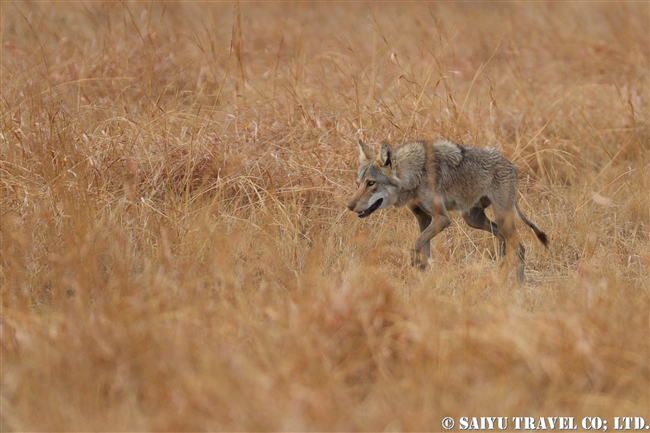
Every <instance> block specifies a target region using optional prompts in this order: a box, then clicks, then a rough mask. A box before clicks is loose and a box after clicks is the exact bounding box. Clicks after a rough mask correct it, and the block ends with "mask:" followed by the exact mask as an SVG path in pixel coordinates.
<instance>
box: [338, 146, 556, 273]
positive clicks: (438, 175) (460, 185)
mask: <svg viewBox="0 0 650 433" xmlns="http://www.w3.org/2000/svg"><path fill="white" fill-rule="evenodd" d="M359 164H360V165H359V173H358V178H357V185H358V186H359V188H358V190H357V192H356V193H355V194H354V196H353V197H352V199H351V200H350V202H349V203H348V208H349V209H350V210H351V211H355V212H357V214H358V215H359V217H360V218H365V217H367V216H369V215H370V214H371V213H373V212H374V211H376V210H379V209H384V208H386V207H388V206H395V207H401V206H407V207H408V209H409V210H410V211H411V212H412V213H413V215H415V218H416V219H417V221H418V225H419V227H420V232H421V233H420V236H419V237H418V239H417V240H416V242H415V257H414V262H415V263H416V264H418V265H419V266H421V267H424V266H425V263H426V260H422V257H421V256H422V254H424V256H426V258H428V257H430V249H431V248H430V241H431V239H433V237H435V236H436V235H437V234H438V233H440V232H441V231H442V230H444V229H445V228H447V227H448V226H449V224H450V223H451V219H450V218H449V215H448V213H447V212H448V211H459V212H461V213H462V216H463V219H464V220H465V221H466V222H467V223H468V224H469V225H470V226H471V227H474V228H477V229H481V230H486V231H489V232H490V233H492V234H494V235H495V236H496V237H498V238H499V240H500V241H501V242H500V252H501V255H505V250H506V243H507V244H509V245H510V247H511V248H512V249H513V250H514V251H517V256H518V259H519V264H518V266H517V278H518V279H519V281H523V278H524V255H525V248H524V246H523V245H522V244H521V242H520V240H519V236H518V234H517V230H516V227H515V219H516V218H515V214H516V215H518V216H519V217H520V218H521V219H522V220H523V221H524V222H525V223H526V224H527V225H528V226H529V227H530V228H532V229H533V231H534V232H535V235H536V236H537V238H538V239H539V240H540V241H541V242H542V243H543V244H544V245H546V246H547V245H548V239H547V237H546V234H544V232H542V231H541V230H540V229H539V227H537V225H535V223H533V222H532V221H530V220H529V219H528V218H526V216H525V215H524V214H523V212H522V211H521V209H519V206H518V205H517V167H516V166H515V165H514V164H512V163H511V162H510V161H508V160H507V159H506V158H505V157H504V156H503V155H501V154H500V153H499V152H497V151H496V150H490V149H481V148H478V147H473V146H463V145H459V144H456V143H453V142H451V141H448V140H442V139H441V140H435V141H433V142H427V141H413V142H410V143H407V144H405V145H403V146H401V147H398V148H397V149H393V148H392V147H391V145H390V144H389V143H388V142H385V141H384V142H382V143H381V148H380V151H379V153H378V154H376V155H375V154H374V153H373V151H372V150H371V149H370V147H369V146H367V145H366V144H365V143H363V142H362V141H359ZM490 205H492V206H493V209H494V215H495V221H494V222H493V221H490V220H489V219H488V218H487V216H486V215H485V211H484V210H485V208H487V207H488V206H490Z"/></svg>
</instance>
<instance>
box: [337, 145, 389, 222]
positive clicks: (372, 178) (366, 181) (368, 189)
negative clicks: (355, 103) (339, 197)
mask: <svg viewBox="0 0 650 433" xmlns="http://www.w3.org/2000/svg"><path fill="white" fill-rule="evenodd" d="M395 173H396V161H395V151H394V150H393V148H392V147H391V146H390V144H388V142H386V141H384V142H382V143H381V150H380V152H379V154H378V155H375V154H374V153H373V151H372V150H371V149H370V147H368V145H367V144H365V143H364V142H363V141H361V140H359V175H358V177H357V185H358V187H359V189H358V190H357V192H356V193H355V194H354V196H352V199H351V200H350V202H349V203H348V209H350V210H351V211H354V212H356V213H357V215H358V216H359V218H365V217H367V216H369V215H370V214H371V213H373V212H374V211H376V210H379V209H383V208H385V207H388V206H390V205H392V204H394V203H395V202H396V201H397V198H398V193H399V186H398V185H397V183H396V180H397V178H396V176H395Z"/></svg>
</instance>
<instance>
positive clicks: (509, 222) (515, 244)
mask: <svg viewBox="0 0 650 433" xmlns="http://www.w3.org/2000/svg"><path fill="white" fill-rule="evenodd" d="M494 213H495V215H496V221H497V225H498V226H499V231H500V232H501V234H502V235H503V236H504V237H505V238H506V240H507V242H508V245H509V246H510V248H511V249H512V251H514V252H515V254H516V255H517V280H518V281H519V283H523V281H524V265H525V261H526V248H524V246H523V245H522V243H521V240H520V239H519V235H518V234H517V228H516V227H515V212H514V209H510V210H502V211H499V210H497V209H494Z"/></svg>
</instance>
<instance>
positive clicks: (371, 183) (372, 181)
mask: <svg viewBox="0 0 650 433" xmlns="http://www.w3.org/2000/svg"><path fill="white" fill-rule="evenodd" d="M374 184H375V181H374V180H369V181H368V182H366V185H367V186H368V188H370V187H371V186H373V185H374Z"/></svg>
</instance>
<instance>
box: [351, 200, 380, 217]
mask: <svg viewBox="0 0 650 433" xmlns="http://www.w3.org/2000/svg"><path fill="white" fill-rule="evenodd" d="M383 201H384V199H383V198H380V199H379V200H377V201H376V202H375V203H374V204H373V205H372V206H370V207H369V208H368V209H366V210H364V211H363V212H357V216H358V217H359V218H365V217H367V216H368V215H370V214H371V213H373V212H374V211H376V210H377V209H379V206H381V203H382V202H383Z"/></svg>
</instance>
